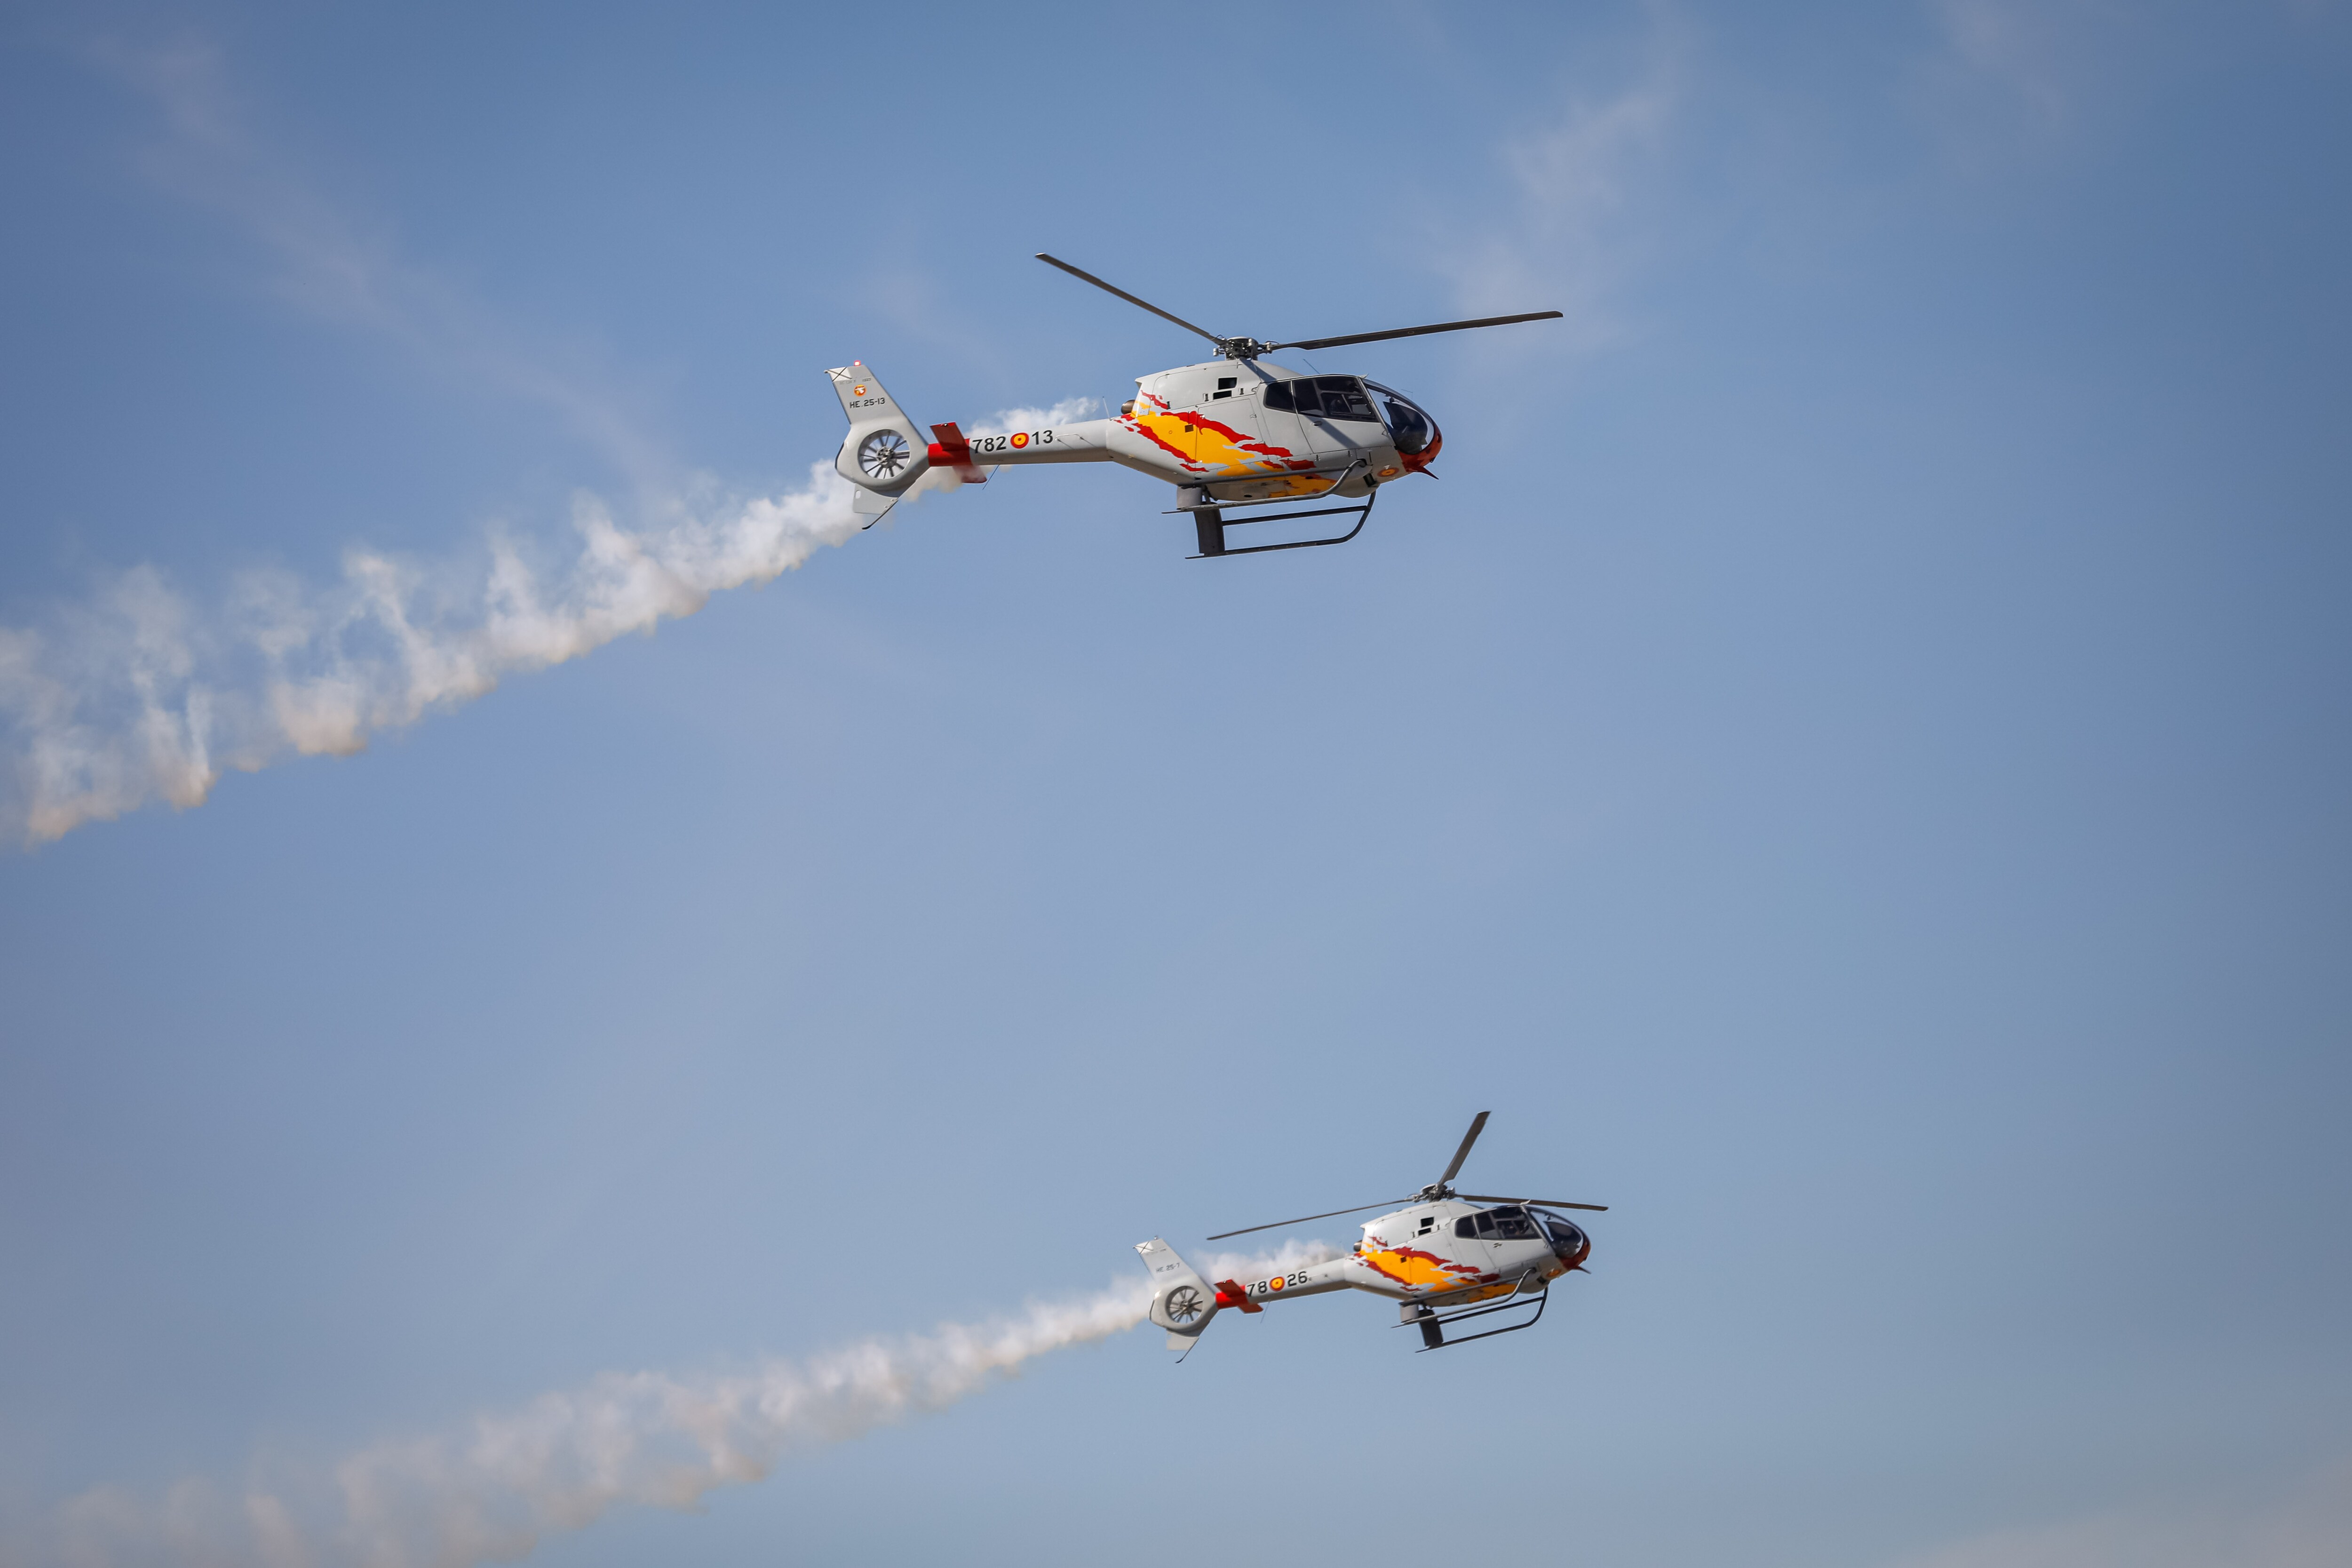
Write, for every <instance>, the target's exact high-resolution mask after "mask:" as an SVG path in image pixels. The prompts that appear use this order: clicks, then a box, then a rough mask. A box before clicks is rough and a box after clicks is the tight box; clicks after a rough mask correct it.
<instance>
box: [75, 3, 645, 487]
mask: <svg viewBox="0 0 2352 1568" xmlns="http://www.w3.org/2000/svg"><path fill="white" fill-rule="evenodd" d="M92 53H93V55H94V57H95V58H97V59H98V60H99V61H100V64H101V65H102V66H103V67H104V68H106V69H107V70H108V71H109V72H110V74H111V75H112V76H113V77H114V78H115V79H117V80H119V81H121V82H122V83H124V84H125V85H126V86H128V87H129V88H131V89H132V90H133V91H135V92H136V93H138V94H139V95H140V96H141V97H142V99H144V100H146V101H147V102H148V103H149V104H151V105H152V108H153V110H154V111H155V119H156V130H155V132H154V133H153V134H152V136H151V137H150V138H149V139H148V140H146V141H145V142H143V143H142V147H141V150H140V153H139V164H140V167H141V169H142V171H143V173H144V174H146V176H147V177H148V178H149V179H150V180H152V182H153V183H154V184H156V185H157V187H158V188H160V189H162V190H163V191H165V192H167V193H169V194H170V195H173V197H175V198H177V199H179V200H181V201H183V202H185V203H188V204H190V205H194V206H195V207H198V208H201V209H203V210H206V211H210V212H212V213H215V214H216V215H218V216H221V217H223V218H226V219H227V220H228V221H230V222H231V223H233V224H234V225H236V227H237V229H238V231H239V232H240V233H241V234H243V235H244V236H245V237H246V238H247V240H248V241H249V242H250V243H251V244H252V245H253V246H254V247H256V249H257V252H258V253H259V255H260V256H261V257H262V258H264V261H265V264H264V268H263V270H262V273H261V276H262V277H263V278H264V279H265V280H266V284H267V287H268V289H270V290H271V291H272V292H273V293H274V294H275V295H276V296H277V297H278V299H279V300H282V301H284V302H285V303H286V304H287V305H288V306H289V307H290V308H292V309H294V310H299V311H301V312H302V313H304V314H306V315H309V316H310V317H313V318H315V319H317V320H320V321H328V322H331V323H334V324H336V325H339V326H342V327H345V328H349V329H352V330H354V331H363V332H366V333H369V334H372V335H373V336H375V337H377V338H379V339H381V340H382V341H383V342H385V343H387V344H389V345H391V346H393V347H394V348H396V349H397V350H398V351H400V352H401V353H404V354H405V355H406V356H408V357H409V358H410V359H411V360H412V361H414V362H415V363H419V364H421V365H423V366H425V367H426V368H427V369H429V370H431V371H432V372H434V373H435V374H439V375H441V376H443V377H445V378H446V379H447V380H448V381H450V382H451V383H453V384H463V385H466V386H467V387H469V388H473V389H476V390H488V391H491V392H494V393H497V394H499V395H504V396H507V397H510V398H514V399H517V400H520V401H521V402H524V403H527V404H530V405H538V406H540V407H542V408H545V409H547V410H549V411H551V412H552V413H553V414H555V415H556V416H559V417H560V418H562V420H563V421H564V423H565V424H566V425H567V426H569V427H570V428H571V429H572V431H573V433H574V434H575V435H577V436H579V437H582V438H583V439H585V440H587V441H589V442H591V443H592V444H593V446H594V447H596V448H597V449H598V450H599V451H600V452H601V453H602V454H603V455H604V458H606V459H607V460H608V461H610V462H612V463H613V464H614V466H615V467H616V468H619V469H620V471H621V472H623V473H625V475H627V476H628V477H629V479H631V481H632V482H634V483H635V484H637V485H639V486H641V487H646V488H658V487H660V486H661V485H664V484H666V483H669V482H671V476H672V474H673V473H674V469H675V465H674V464H673V463H672V461H671V460H670V458H668V457H667V453H666V451H665V450H664V447H663V446H662V444H661V443H660V442H658V441H656V440H654V439H652V438H651V437H648V436H647V435H646V432H645V431H644V429H643V428H642V427H641V425H640V422H639V421H638V420H636V419H635V418H633V417H632V416H631V414H630V412H629V410H628V407H627V404H626V400H625V398H624V397H623V396H622V395H620V394H619V393H618V392H617V391H616V390H615V389H614V387H612V386H610V385H606V384H599V381H598V380H597V378H596V377H595V376H593V374H591V373H590V372H589V371H588V370H586V369H585V368H584V367H583V366H581V365H578V364H568V365H565V366H563V367H562V369H561V370H559V369H557V368H555V365H554V364H553V363H551V362H553V361H554V360H556V359H557V358H558V357H559V356H558V355H557V354H556V353H554V352H553V351H552V350H551V348H550V346H549V345H547V344H544V343H532V342H525V341H524V340H523V338H522V336H521V335H520V334H519V333H517V332H516V331H514V330H513V329H512V328H511V327H510V326H509V325H508V324H507V323H506V322H505V321H503V320H501V319H500V318H499V315H498V314H497V313H496V312H495V311H492V310H488V309H487V308H486V307H485V306H484V305H483V304H482V303H481V302H480V301H479V300H476V299H474V298H473V297H471V296H470V295H469V294H468V293H467V292H466V291H465V290H463V289H458V288H456V287H454V286H453V285H451V284H450V283H449V282H448V281H447V280H446V279H445V278H444V277H442V276H441V275H439V274H438V273H436V271H434V270H433V269H432V268H428V267H425V266H422V265H419V264H418V263H417V262H416V261H415V260H414V259H413V258H408V257H405V256H404V255H402V254H401V252H400V248H399V247H398V246H397V244H396V243H395V242H394V237H393V226H392V225H391V224H389V223H387V222H385V221H383V220H381V219H372V218H370V217H369V216H365V215H364V214H363V213H362V212H361V211H358V210H356V209H354V207H353V206H352V205H351V204H350V203H348V202H341V201H335V200H331V199H330V198H328V197H327V196H325V195H322V194H321V193H320V190H319V188H318V184H317V182H316V181H315V180H313V179H311V178H310V177H308V176H307V175H306V174H305V172H304V171H303V170H302V169H301V168H300V167H299V163H297V161H296V160H294V159H292V158H291V157H289V155H288V154H287V153H284V152H283V151H282V150H280V149H279V148H278V147H276V146H274V145H273V144H271V143H270V142H268V140H267V139H266V138H264V137H262V136H260V135H258V134H257V132H255V131H254V130H253V128H252V124H251V119H252V117H251V115H250V113H249V112H248V111H247V110H246V108H245V107H244V106H243V104H242V103H241V102H240V101H239V100H238V98H237V95H236V92H235V91H234V89H233V88H232V85H231V82H230V79H229V73H228V71H227V68H226V65H225V63H224V61H223V59H222V58H221V54H220V51H219V50H218V49H217V48H216V47H214V46H212V45H211V44H209V43H206V42H203V41H185V42H182V43H179V44H175V45H173V46H171V47H133V46H130V45H125V44H121V43H106V44H101V45H99V46H97V47H94V48H93V50H92Z"/></svg>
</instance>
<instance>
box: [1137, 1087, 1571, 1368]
mask: <svg viewBox="0 0 2352 1568" xmlns="http://www.w3.org/2000/svg"><path fill="white" fill-rule="evenodd" d="M1486 1115H1487V1113H1486V1111H1483V1110H1482V1111H1480V1112H1479V1113H1478V1116H1477V1119H1476V1120H1475V1121H1472V1122H1471V1123H1470V1131H1468V1132H1467V1133H1466V1134H1465V1135H1464V1137H1463V1140H1462V1146H1461V1147H1460V1148H1458V1149H1456V1150H1455V1151H1454V1161H1453V1163H1451V1164H1449V1165H1447V1166H1446V1167H1445V1174H1444V1175H1443V1176H1440V1177H1439V1178H1438V1179H1437V1180H1436V1181H1434V1182H1432V1183H1431V1184H1429V1185H1428V1186H1425V1187H1423V1188H1422V1189H1421V1191H1420V1192H1419V1193H1417V1194H1414V1195H1413V1196H1412V1198H1411V1199H1408V1200H1407V1201H1406V1206H1405V1207H1402V1208H1400V1209H1398V1210H1397V1211H1396V1212H1394V1213H1393V1214H1387V1215H1381V1217H1380V1218H1378V1219H1376V1220H1373V1221H1371V1222H1370V1224H1368V1225H1366V1226H1364V1227H1363V1232H1364V1238H1363V1240H1361V1241H1360V1242H1358V1243H1357V1244H1356V1246H1355V1247H1354V1249H1353V1250H1352V1251H1350V1252H1349V1254H1348V1256H1346V1257H1345V1258H1334V1259H1332V1260H1331V1261H1330V1262H1328V1263H1318V1264H1313V1265H1310V1266H1309V1267H1307V1268H1299V1269H1294V1270H1291V1271H1289V1272H1287V1273H1284V1274H1277V1275H1269V1276H1268V1277H1267V1278H1265V1279H1259V1280H1256V1281H1255V1282H1253V1283H1251V1284H1249V1285H1245V1286H1244V1285H1241V1284H1237V1283H1235V1282H1234V1281H1233V1280H1230V1279H1226V1280H1220V1281H1219V1282H1218V1283H1217V1285H1216V1286H1215V1287H1214V1288H1213V1289H1212V1288H1211V1286H1210V1285H1209V1284H1208V1282H1207V1281H1206V1280H1204V1279H1202V1277H1201V1276H1200V1275H1199V1274H1197V1273H1195V1272H1194V1271H1193V1269H1192V1265H1190V1264H1188V1263H1186V1262H1185V1261H1184V1260H1183V1259H1182V1258H1180V1257H1178V1256H1177V1255H1176V1251H1175V1249H1174V1248H1173V1247H1170V1246H1169V1245H1168V1244H1167V1242H1165V1241H1163V1240H1161V1239H1160V1238H1159V1237H1153V1238H1152V1239H1150V1241H1146V1242H1142V1243H1139V1245H1138V1246H1137V1247H1136V1251H1137V1252H1139V1253H1140V1254H1141V1255H1142V1257H1143V1264H1144V1267H1145V1268H1148V1269H1150V1272H1151V1279H1152V1294H1151V1314H1150V1315H1151V1321H1153V1322H1155V1323H1157V1324H1159V1325H1160V1327H1161V1328H1163V1329H1165V1330H1167V1331H1168V1343H1169V1345H1170V1346H1171V1348H1173V1349H1178V1350H1189V1349H1190V1348H1191V1347H1192V1344H1193V1343H1194V1342H1196V1341H1197V1340H1198V1339H1199V1338H1200V1335H1201V1331H1202V1330H1203V1329H1205V1328H1207V1327H1208V1326H1209V1320H1210V1319H1212V1318H1213V1317H1215V1316H1216V1315H1217V1313H1218V1312H1219V1311H1220V1310H1223V1308H1226V1307H1237V1308H1239V1309H1240V1310H1242V1311H1244V1312H1259V1311H1263V1310H1265V1309H1264V1308H1263V1307H1261V1306H1260V1305H1259V1303H1260V1302H1262V1301H1272V1300H1289V1299H1290V1298H1291V1297H1294V1296H1320V1295H1326V1294H1328V1293H1329V1292H1331V1291H1333V1290H1364V1291H1369V1292H1370V1293H1371V1294H1373V1295H1376V1296H1385V1297H1387V1298H1388V1299H1389V1300H1392V1301H1396V1302H1398V1303H1400V1307H1399V1310H1400V1312H1401V1314H1402V1317H1401V1321H1402V1322H1406V1323H1412V1324H1415V1325H1417V1326H1418V1327H1419V1328H1420V1330H1421V1337H1422V1345H1423V1349H1425V1350H1436V1349H1439V1348H1440V1347H1442V1346H1444V1345H1447V1344H1463V1343H1466V1342H1468V1341H1470V1340H1476V1339H1486V1338H1488V1337H1489V1336H1491V1335H1493V1334H1507V1333H1511V1332H1513V1331H1517V1330H1518V1329H1523V1328H1527V1327H1528V1326H1529V1325H1530V1324H1532V1323H1533V1322H1534V1321H1536V1319H1538V1318H1540V1317H1541V1316H1543V1309H1544V1303H1545V1302H1546V1301H1547V1300H1549V1299H1550V1298H1549V1293H1548V1292H1549V1286H1550V1284H1551V1282H1552V1281H1553V1280H1555V1279H1561V1278H1563V1277H1565V1276H1566V1275H1568V1274H1569V1273H1570V1271H1572V1270H1575V1269H1580V1268H1583V1267H1584V1260H1585V1259H1586V1258H1588V1257H1590V1256H1591V1252H1592V1242H1591V1237H1587V1236H1586V1235H1585V1234H1584V1232H1583V1231H1582V1230H1581V1229H1580V1228H1579V1227H1578V1226H1575V1225H1573V1224H1571V1223H1570V1221H1569V1220H1568V1219H1567V1218H1566V1217H1564V1216H1563V1215H1559V1214H1556V1213H1553V1212H1550V1211H1553V1210H1557V1209H1599V1208H1601V1207H1603V1206H1605V1205H1600V1204H1572V1203H1568V1202H1565V1201H1560V1200H1554V1199H1544V1198H1501V1197H1495V1196H1491V1195H1486V1194H1476V1193H1468V1194H1460V1195H1458V1196H1457V1194H1455V1193H1454V1188H1453V1185H1452V1183H1453V1181H1454V1176H1455V1175H1456V1174H1457V1173H1459V1172H1460V1171H1461V1169H1462V1163H1463V1162H1464V1161H1465V1160H1466V1159H1468V1158H1469V1156H1470V1146H1471V1145H1472V1144H1473V1143H1475V1142H1477V1141H1478V1134H1479V1133H1480V1132H1481V1131H1485V1129H1486ZM1479 1204H1491V1205H1496V1206H1494V1207H1492V1208H1479V1207H1476V1206H1475V1205H1479ZM1363 1206H1364V1207H1366V1208H1384V1207H1386V1206H1387V1205H1384V1204H1367V1205H1363ZM1360 1212H1361V1210H1360V1209H1339V1210H1336V1211H1334V1212H1333V1213H1331V1214H1319V1215H1307V1216H1305V1218H1303V1219H1295V1220H1280V1221H1277V1222H1276V1225H1304V1224H1306V1223H1307V1220H1315V1219H1331V1218H1335V1217H1337V1215H1341V1214H1357V1213H1360ZM1274 1228H1275V1226H1265V1225H1254V1226H1244V1228H1243V1229H1241V1230H1229V1231H1226V1232H1224V1233H1223V1235H1220V1236H1213V1237H1209V1239H1210V1240H1211V1241H1223V1239H1224V1238H1225V1237H1228V1236H1244V1235H1247V1234H1248V1233H1249V1232H1250V1231H1255V1230H1272V1229H1274ZM1511 1297H1523V1298H1525V1300H1507V1298H1511ZM1489 1303H1491V1304H1489ZM1530 1307H1531V1308H1532V1309H1533V1313H1532V1315H1531V1316H1529V1317H1528V1318H1527V1319H1525V1320H1524V1321H1518V1322H1514V1323H1512V1324H1511V1325H1509V1326H1508V1327H1507V1328H1499V1329H1490V1330H1487V1331H1485V1332H1483V1333H1475V1334H1468V1335H1464V1336H1460V1337H1457V1338H1455V1339H1453V1340H1448V1339H1446V1338H1445V1335H1444V1329H1445V1326H1446V1325H1448V1324H1451V1323H1454V1322H1457V1321H1461V1320H1462V1319H1464V1318H1479V1317H1485V1316H1487V1315H1488V1314H1490V1313H1494V1312H1501V1311H1506V1310H1511V1309H1513V1308H1530Z"/></svg>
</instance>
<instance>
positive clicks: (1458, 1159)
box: [1437, 1110, 1493, 1187]
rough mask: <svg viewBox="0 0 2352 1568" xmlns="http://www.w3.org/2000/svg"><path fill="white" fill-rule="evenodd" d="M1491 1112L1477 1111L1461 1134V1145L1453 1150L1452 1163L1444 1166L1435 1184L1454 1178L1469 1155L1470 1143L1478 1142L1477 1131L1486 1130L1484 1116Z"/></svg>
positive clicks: (1441, 1184) (1442, 1183) (1442, 1184)
mask: <svg viewBox="0 0 2352 1568" xmlns="http://www.w3.org/2000/svg"><path fill="white" fill-rule="evenodd" d="M1492 1114H1493V1112H1491V1111H1486V1110H1482V1111H1480V1112H1479V1113H1478V1119H1477V1120H1476V1121H1473V1122H1472V1123H1470V1131H1467V1132H1465V1133H1464V1134H1462V1147H1460V1148H1459V1149H1456V1150H1455V1151H1454V1163H1452V1164H1451V1165H1448V1166H1446V1167H1445V1174H1444V1175H1442V1176H1440V1177H1438V1178H1437V1184H1438V1185H1439V1186H1441V1187H1442V1186H1444V1184H1446V1183H1448V1182H1450V1181H1452V1180H1453V1179H1454V1173H1456V1172H1458V1171H1459V1170H1461V1169H1462V1162H1463V1161H1465V1160H1467V1159H1468V1158H1469V1157H1470V1145H1471V1144H1473V1143H1475V1142H1478V1134H1479V1133H1481V1132H1484V1131H1486V1118H1487V1117H1488V1116H1490V1115H1492Z"/></svg>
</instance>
